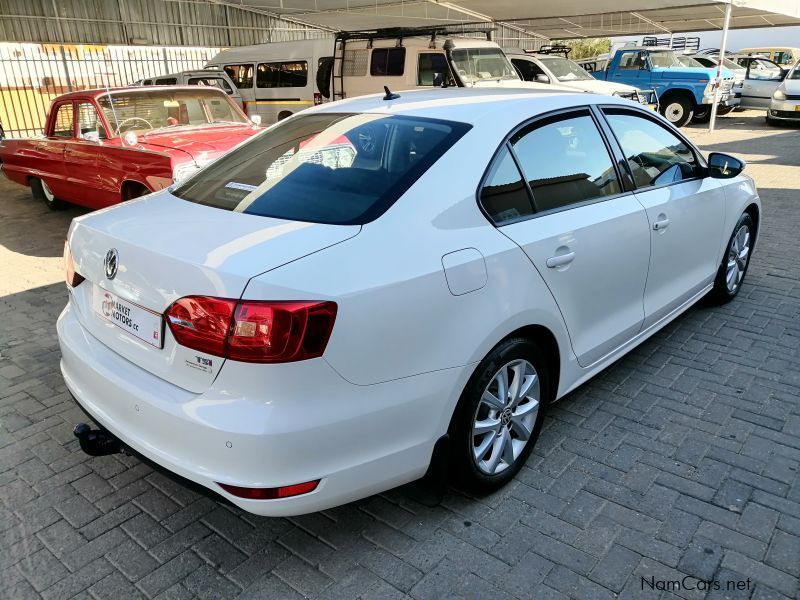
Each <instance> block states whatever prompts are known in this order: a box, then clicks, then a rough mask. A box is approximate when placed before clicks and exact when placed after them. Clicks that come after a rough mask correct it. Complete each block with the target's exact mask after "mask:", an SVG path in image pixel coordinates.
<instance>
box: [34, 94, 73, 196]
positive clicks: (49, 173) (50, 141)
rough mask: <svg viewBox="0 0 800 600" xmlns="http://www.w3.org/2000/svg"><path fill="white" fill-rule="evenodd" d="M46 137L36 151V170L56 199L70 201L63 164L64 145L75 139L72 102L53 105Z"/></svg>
mask: <svg viewBox="0 0 800 600" xmlns="http://www.w3.org/2000/svg"><path fill="white" fill-rule="evenodd" d="M50 114H51V117H50V118H51V122H49V123H48V125H47V136H46V138H45V139H43V140H41V141H40V142H39V143H38V144H37V146H36V149H37V151H38V152H39V160H38V161H37V162H38V165H37V170H39V171H40V175H41V179H42V181H44V182H45V183H46V184H47V186H48V187H49V188H50V190H51V191H52V192H53V194H54V195H55V196H56V197H57V198H61V199H63V200H70V198H71V196H70V185H69V182H68V181H67V168H66V166H65V164H64V151H65V148H66V143H67V142H68V141H69V140H73V139H74V138H75V105H74V103H73V102H72V100H66V101H64V102H58V103H56V104H53V106H52V108H51V109H50Z"/></svg>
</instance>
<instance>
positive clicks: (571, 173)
mask: <svg viewBox="0 0 800 600" xmlns="http://www.w3.org/2000/svg"><path fill="white" fill-rule="evenodd" d="M511 144H512V147H513V149H514V154H515V155H516V157H517V160H518V162H519V166H520V168H521V169H522V173H523V175H524V177H525V179H526V180H527V182H528V186H529V188H530V190H531V193H532V195H533V205H534V208H535V210H536V211H537V212H543V211H549V210H557V209H564V208H569V207H571V206H573V205H577V204H580V203H583V202H587V201H590V200H598V199H601V198H604V197H607V196H613V195H615V194H619V193H620V192H621V187H620V184H619V180H618V178H617V171H616V169H615V168H614V164H613V162H612V160H611V156H610V155H609V153H608V149H607V148H606V145H605V142H604V141H603V138H602V136H601V135H600V131H599V130H598V129H597V126H596V125H595V122H594V119H593V118H592V116H591V114H590V113H589V111H588V110H581V111H577V112H571V113H568V114H566V115H558V116H554V117H551V118H548V119H546V120H544V121H539V122H536V123H534V124H533V125H532V126H531V127H529V128H526V129H523V130H522V131H521V132H520V133H518V134H516V135H515V136H514V137H513V138H512V139H511Z"/></svg>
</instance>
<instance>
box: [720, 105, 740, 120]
mask: <svg viewBox="0 0 800 600" xmlns="http://www.w3.org/2000/svg"><path fill="white" fill-rule="evenodd" d="M735 108H736V107H735V106H720V107H718V108H717V116H720V117H724V116H725V115H728V114H730V113H732V112H733V111H734V109H735Z"/></svg>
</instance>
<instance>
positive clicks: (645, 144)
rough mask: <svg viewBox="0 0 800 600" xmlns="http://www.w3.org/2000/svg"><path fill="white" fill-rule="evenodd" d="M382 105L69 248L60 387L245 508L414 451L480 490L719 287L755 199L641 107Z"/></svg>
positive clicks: (296, 500) (726, 280) (315, 502)
mask: <svg viewBox="0 0 800 600" xmlns="http://www.w3.org/2000/svg"><path fill="white" fill-rule="evenodd" d="M387 98H389V99H384V98H383V97H381V96H372V97H362V98H358V99H354V100H348V101H344V102H336V103H333V104H328V105H325V106H321V107H317V108H315V109H311V110H306V111H303V112H302V113H300V114H298V115H296V116H294V117H292V118H290V119H287V120H285V121H282V122H280V123H278V124H277V125H275V126H273V127H271V128H269V129H267V130H266V131H264V132H263V133H262V134H260V135H258V136H256V137H254V138H253V139H252V140H250V141H249V142H247V143H245V144H244V145H241V146H239V147H238V148H236V149H234V150H233V151H231V152H230V153H228V154H227V155H225V156H224V157H222V158H221V159H219V160H218V161H217V162H215V163H213V164H212V165H210V166H209V167H207V168H206V169H204V170H203V171H201V172H199V173H197V174H196V175H195V176H193V177H192V178H191V179H189V180H187V181H185V182H183V183H182V184H180V185H178V186H176V187H173V188H171V189H169V190H165V191H162V192H159V193H155V194H151V195H149V196H146V197H144V198H142V199H140V200H136V201H131V202H127V203H125V204H124V205H121V206H117V207H114V208H110V209H106V210H102V211H98V212H95V213H92V214H88V215H85V216H83V217H80V218H77V219H75V220H74V222H73V224H72V227H71V228H70V231H69V236H68V240H67V245H66V249H65V259H66V260H65V262H66V267H67V283H68V287H69V303H68V304H67V307H66V308H65V309H64V312H63V313H62V314H61V316H60V317H59V320H58V336H59V340H60V344H61V351H62V355H63V358H62V361H61V369H62V372H63V375H64V378H65V380H66V383H67V385H68V387H69V390H70V391H71V393H72V394H73V395H74V397H75V398H76V400H77V402H78V403H79V404H80V405H81V406H82V407H83V408H84V409H85V411H86V412H87V413H88V414H89V415H90V416H91V417H92V419H93V420H95V421H96V422H97V423H98V424H100V425H101V426H102V427H103V428H104V429H105V430H106V431H108V432H110V433H111V434H113V436H116V438H118V439H119V440H121V443H122V444H124V445H125V446H126V447H128V448H130V449H132V450H134V451H136V452H138V453H139V454H141V455H143V456H144V457H146V458H149V459H151V460H152V461H155V462H156V463H158V464H160V465H161V466H163V467H166V468H167V469H169V470H170V471H173V472H174V473H177V474H178V475H181V476H183V477H185V478H188V479H189V480H192V481H194V482H196V483H199V484H201V485H203V486H206V487H207V488H209V489H211V490H214V491H215V492H217V493H219V494H220V495H222V496H223V497H225V498H226V499H228V500H229V501H231V502H233V503H234V504H236V505H238V506H240V507H241V508H243V509H244V510H247V511H251V512H253V513H257V514H261V515H294V514H300V513H306V512H310V511H317V510H321V509H325V508H328V507H331V506H335V505H339V504H342V503H345V502H348V501H351V500H354V499H357V498H361V497H364V496H367V495H370V494H373V493H376V492H380V491H382V490H386V489H388V488H391V487H393V486H397V485H399V484H403V483H406V482H409V481H412V480H414V479H417V478H419V477H421V476H423V475H424V474H425V473H426V470H427V469H428V468H429V465H430V464H431V461H432V456H433V455H434V448H435V447H436V448H437V453H436V455H437V457H439V456H445V455H446V456H447V457H448V460H449V470H450V472H451V473H452V474H453V475H454V477H455V478H457V480H458V482H460V484H461V485H464V486H467V487H469V488H471V489H474V490H477V491H487V490H492V489H495V488H497V487H499V486H501V485H503V484H504V483H506V482H508V481H509V480H510V479H511V478H512V477H513V476H514V475H515V473H517V471H518V470H519V469H520V467H521V466H522V464H523V463H524V462H525V459H526V457H527V456H528V454H529V453H530V451H531V448H532V446H533V444H534V442H535V441H536V438H537V437H538V435H539V431H540V428H541V426H542V419H543V416H544V412H545V409H546V408H547V406H548V405H549V404H551V403H552V402H553V401H554V400H556V399H558V398H560V397H562V396H564V395H565V394H566V393H568V392H569V391H570V390H572V389H574V388H575V387H576V386H578V385H579V384H581V383H582V382H584V381H586V380H587V379H589V378H590V377H591V376H592V375H594V374H595V373H597V372H598V371H600V370H601V369H603V368H605V367H606V366H608V365H609V364H611V363H612V362H613V361H615V360H616V359H618V358H619V357H620V356H622V355H623V354H625V353H626V352H628V351H629V350H631V349H632V348H634V347H635V346H636V345H637V344H639V343H641V342H642V341H644V340H645V339H647V338H648V337H649V336H651V335H653V333H655V332H656V331H658V330H659V329H660V328H662V327H663V326H664V325H666V324H667V323H669V322H670V321H671V320H673V319H674V318H676V317H677V316H678V315H679V314H680V313H682V312H683V311H685V310H686V309H687V308H689V307H690V306H691V305H692V304H694V303H695V302H697V301H698V300H699V299H700V298H702V297H703V296H705V295H706V294H709V293H710V294H713V297H714V298H715V299H717V300H719V301H727V300H730V299H732V298H733V297H734V296H736V294H737V293H738V292H739V290H740V288H741V285H742V280H743V278H744V275H745V272H746V270H747V265H748V262H749V259H750V254H751V250H752V248H753V244H754V242H755V240H756V236H757V231H758V225H759V221H760V213H761V205H760V201H759V198H758V194H757V192H756V188H755V186H754V184H753V181H752V180H751V179H750V177H748V176H746V175H743V174H741V170H742V168H743V167H744V164H743V163H742V162H741V161H739V160H737V159H736V158H733V157H731V156H727V155H722V154H712V155H710V157H708V158H704V157H703V156H702V155H701V154H700V152H699V151H698V150H697V149H696V148H695V147H694V146H693V145H692V144H691V143H690V142H689V141H688V140H687V139H686V138H685V137H683V136H682V134H681V133H680V132H679V131H677V130H676V129H675V128H674V127H672V126H670V125H669V124H668V123H667V122H666V121H665V120H664V119H662V118H661V117H660V116H659V115H657V114H654V113H653V112H652V111H648V110H646V109H643V108H641V107H640V106H639V105H636V104H634V103H632V102H628V101H625V100H621V99H616V98H611V97H602V96H593V95H587V94H581V93H576V94H571V93H568V92H563V91H546V92H530V91H522V90H519V91H509V90H474V89H469V90H464V89H445V90H435V91H420V92H404V93H401V94H400V97H399V98H397V97H394V98H391V97H389V96H388V95H387ZM83 429H84V430H83V431H80V432H78V435H79V437H81V438H82V442H83V441H86V440H88V437H87V436H88V434H87V432H86V431H85V429H87V428H86V427H85V426H84V428H83ZM84 438H85V439H84ZM103 439H104V440H106V438H103ZM106 441H107V440H106ZM82 445H83V443H82ZM87 446H91V444H88V442H87ZM90 449H91V448H90ZM442 449H444V450H442ZM94 450H95V451H97V450H98V448H96V447H95V448H94ZM440 450H442V451H441V452H440ZM445 450H446V452H445ZM100 451H102V448H101V449H100Z"/></svg>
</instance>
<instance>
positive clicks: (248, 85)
mask: <svg viewBox="0 0 800 600" xmlns="http://www.w3.org/2000/svg"><path fill="white" fill-rule="evenodd" d="M223 69H224V70H225V72H226V73H227V74H228V77H230V78H231V81H233V85H235V86H236V87H237V88H239V89H240V90H241V89H252V87H253V65H225V66H224V67H223Z"/></svg>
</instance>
